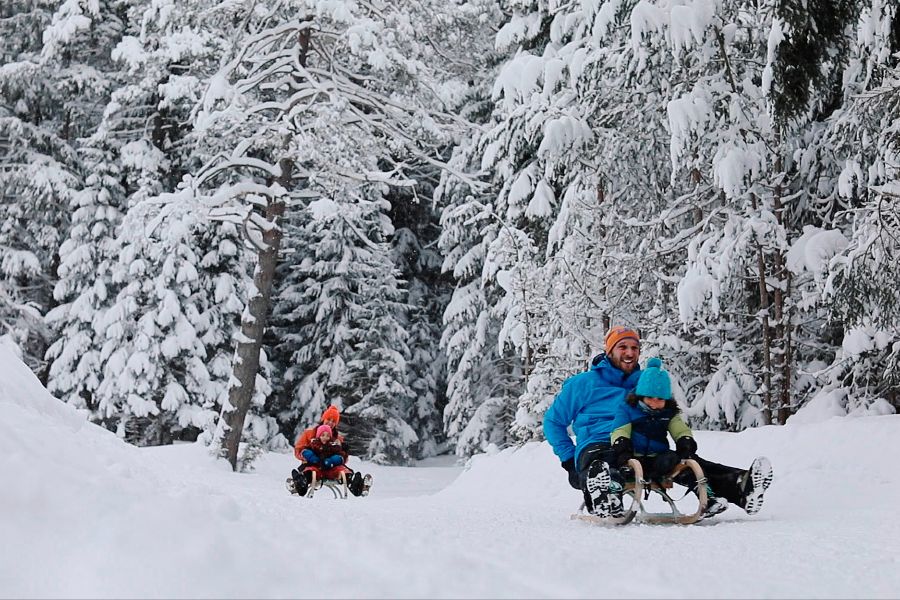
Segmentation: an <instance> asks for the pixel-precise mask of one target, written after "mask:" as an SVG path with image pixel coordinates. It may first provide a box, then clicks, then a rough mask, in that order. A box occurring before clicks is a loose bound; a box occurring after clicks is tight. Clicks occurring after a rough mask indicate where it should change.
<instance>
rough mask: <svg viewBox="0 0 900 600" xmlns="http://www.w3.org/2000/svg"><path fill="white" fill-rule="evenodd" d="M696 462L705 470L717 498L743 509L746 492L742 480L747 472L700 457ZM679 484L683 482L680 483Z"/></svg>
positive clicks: (696, 458) (704, 472)
mask: <svg viewBox="0 0 900 600" xmlns="http://www.w3.org/2000/svg"><path fill="white" fill-rule="evenodd" d="M694 460H696V461H697V464H699V465H700V468H701V469H703V475H705V476H706V482H707V484H708V485H709V488H710V490H712V493H713V494H714V495H715V496H717V497H719V498H725V499H726V500H728V501H729V502H731V503H732V504H737V505H738V506H741V507H743V499H744V492H745V490H744V488H743V485H742V483H741V480H742V478H743V476H744V475H745V474H746V473H747V471H746V470H744V469H738V468H735V467H729V466H727V465H721V464H719V463H714V462H712V461H709V460H706V459H703V458H700V457H699V456H697V457H695V458H694ZM691 477H693V474H691ZM679 483H681V482H680V481H679Z"/></svg>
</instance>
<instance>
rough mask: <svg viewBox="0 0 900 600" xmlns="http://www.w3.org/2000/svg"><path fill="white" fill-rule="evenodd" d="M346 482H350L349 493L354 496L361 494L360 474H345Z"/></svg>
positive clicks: (361, 479)
mask: <svg viewBox="0 0 900 600" xmlns="http://www.w3.org/2000/svg"><path fill="white" fill-rule="evenodd" d="M345 468H347V470H348V471H349V470H350V469H349V468H348V467H345ZM347 481H349V482H350V485H349V487H350V493H351V494H353V495H354V496H360V495H361V494H362V492H363V476H362V473H360V472H359V471H356V472H355V473H354V472H352V471H351V472H350V473H348V474H347Z"/></svg>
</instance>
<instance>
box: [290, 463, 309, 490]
mask: <svg viewBox="0 0 900 600" xmlns="http://www.w3.org/2000/svg"><path fill="white" fill-rule="evenodd" d="M291 477H293V479H294V489H295V490H297V493H298V494H299V495H301V496H305V495H306V492H308V491H309V475H307V473H305V472H303V473H301V472H300V471H298V470H297V469H294V470H293V471H291Z"/></svg>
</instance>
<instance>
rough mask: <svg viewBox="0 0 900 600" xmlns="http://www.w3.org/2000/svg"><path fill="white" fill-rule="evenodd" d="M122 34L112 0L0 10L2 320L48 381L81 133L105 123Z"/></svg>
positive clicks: (20, 4) (23, 2) (19, 3)
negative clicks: (50, 313)
mask: <svg viewBox="0 0 900 600" xmlns="http://www.w3.org/2000/svg"><path fill="white" fill-rule="evenodd" d="M103 12H106V13H107V14H105V15H104V16H103V17H102V18H101V13H103ZM120 30H121V23H120V22H119V20H118V18H117V16H116V14H115V11H114V10H113V9H112V8H111V3H109V2H106V1H98V2H87V1H78V0H69V1H67V2H45V1H41V0H16V1H14V2H4V3H3V6H2V7H0V58H2V60H0V64H2V68H0V188H2V190H3V194H2V197H0V224H2V225H0V248H2V255H3V259H2V262H0V321H2V323H3V324H4V325H5V327H4V330H5V332H9V333H12V337H13V339H15V340H16V341H17V342H18V343H19V344H20V346H21V347H22V348H23V350H24V360H25V362H26V363H27V364H28V365H29V366H30V367H31V368H32V370H34V371H35V373H37V374H38V375H39V377H40V378H41V379H42V380H44V381H46V378H47V367H48V366H49V365H48V363H47V362H46V361H45V359H44V352H45V350H46V349H47V347H48V346H49V344H50V343H51V342H52V337H53V334H52V332H50V331H49V329H48V328H47V327H46V325H45V324H44V321H43V317H42V315H43V314H44V313H45V312H46V311H47V310H49V309H51V308H52V307H53V306H55V300H54V298H53V287H54V280H55V277H56V268H57V265H58V264H59V262H60V256H59V247H60V245H61V244H62V242H63V240H64V239H65V237H66V235H67V230H68V227H69V213H70V212H71V211H70V208H69V203H70V202H71V201H72V199H73V197H74V196H75V194H76V193H77V191H78V190H79V189H80V187H81V185H82V173H83V169H82V165H81V164H80V161H79V157H78V154H77V152H76V149H77V147H78V138H79V137H81V136H86V135H89V134H90V133H91V132H92V131H93V129H94V128H95V127H96V126H97V124H98V122H99V120H100V117H101V112H100V109H101V107H102V105H103V102H104V98H105V97H106V96H107V94H108V92H109V87H110V79H109V78H110V62H109V52H110V50H111V49H112V45H113V44H114V43H115V40H116V39H117V36H118V35H119V34H120Z"/></svg>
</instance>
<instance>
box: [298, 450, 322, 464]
mask: <svg viewBox="0 0 900 600" xmlns="http://www.w3.org/2000/svg"><path fill="white" fill-rule="evenodd" d="M300 456H302V457H303V460H305V461H306V462H308V463H309V464H311V465H315V464H317V463H318V462H319V457H318V456H316V453H315V452H313V451H312V450H310V449H309V448H307V449H306V450H304V451H303V452H301V453H300Z"/></svg>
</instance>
